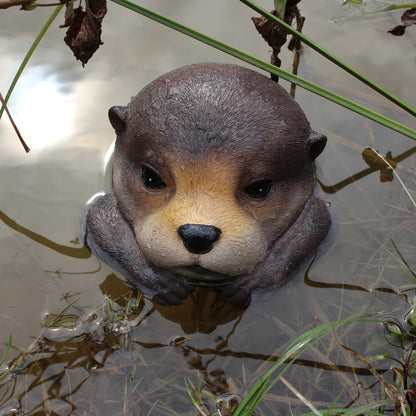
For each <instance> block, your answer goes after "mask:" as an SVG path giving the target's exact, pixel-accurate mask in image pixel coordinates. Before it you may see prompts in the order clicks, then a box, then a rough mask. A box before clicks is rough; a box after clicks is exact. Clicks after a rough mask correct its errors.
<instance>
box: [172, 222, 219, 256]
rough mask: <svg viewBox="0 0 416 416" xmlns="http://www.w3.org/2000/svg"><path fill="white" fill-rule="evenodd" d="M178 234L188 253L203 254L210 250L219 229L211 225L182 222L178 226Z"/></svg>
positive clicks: (216, 238) (217, 237) (217, 236)
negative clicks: (182, 223)
mask: <svg viewBox="0 0 416 416" xmlns="http://www.w3.org/2000/svg"><path fill="white" fill-rule="evenodd" d="M178 234H179V235H180V236H181V238H182V240H183V244H184V246H185V247H186V249H187V250H188V251H189V252H190V253H193V254H204V253H208V252H209V251H211V250H212V247H213V246H214V243H215V242H216V241H217V240H218V239H219V238H220V234H221V230H220V229H219V228H217V227H214V226H213V225H203V224H184V225H181V226H180V227H179V228H178Z"/></svg>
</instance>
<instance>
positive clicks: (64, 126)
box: [10, 67, 75, 149]
mask: <svg viewBox="0 0 416 416" xmlns="http://www.w3.org/2000/svg"><path fill="white" fill-rule="evenodd" d="M45 72H46V70H45V69H44V68H43V67H38V68H34V69H33V70H32V71H30V72H29V73H28V74H27V75H26V77H25V78H24V82H23V83H24V85H21V86H20V87H21V88H20V89H19V91H20V93H18V94H17V95H16V96H15V97H14V100H13V102H12V103H11V104H10V110H11V112H12V115H13V117H14V119H15V122H16V124H17V126H18V127H19V129H21V130H22V134H23V135H24V137H25V140H26V141H27V143H28V145H29V147H30V148H31V149H43V148H45V147H47V146H50V145H51V144H56V143H57V142H59V141H61V140H62V139H65V138H67V137H69V136H70V135H72V131H73V121H74V115H75V101H74V99H73V97H72V96H71V95H69V94H67V92H66V91H65V90H63V86H62V85H61V82H60V81H59V79H58V77H57V76H56V75H47V76H45Z"/></svg>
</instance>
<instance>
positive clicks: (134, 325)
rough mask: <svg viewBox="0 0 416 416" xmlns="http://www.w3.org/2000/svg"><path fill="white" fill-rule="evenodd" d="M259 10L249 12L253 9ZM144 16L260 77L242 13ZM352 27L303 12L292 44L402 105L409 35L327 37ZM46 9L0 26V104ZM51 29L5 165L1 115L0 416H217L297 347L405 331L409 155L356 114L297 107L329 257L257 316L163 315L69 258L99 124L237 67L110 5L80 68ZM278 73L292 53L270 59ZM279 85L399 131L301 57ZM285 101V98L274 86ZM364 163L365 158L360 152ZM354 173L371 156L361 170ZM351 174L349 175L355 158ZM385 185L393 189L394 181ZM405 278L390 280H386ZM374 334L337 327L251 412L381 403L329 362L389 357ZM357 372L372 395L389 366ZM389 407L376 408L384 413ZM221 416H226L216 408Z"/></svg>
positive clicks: (333, 75) (168, 11) (223, 310)
mask: <svg viewBox="0 0 416 416" xmlns="http://www.w3.org/2000/svg"><path fill="white" fill-rule="evenodd" d="M272 3H273V2H272V1H271V0H270V1H269V0H267V1H266V0H264V1H262V2H260V4H261V5H262V6H263V7H265V8H267V9H271V8H272ZM141 4H142V5H144V6H145V7H151V8H153V9H155V10H157V11H159V12H160V13H162V14H164V15H168V16H170V17H171V18H173V19H176V20H179V21H181V22H183V23H185V24H187V25H189V26H191V27H194V28H198V29H199V30H200V31H202V32H204V33H207V34H208V35H210V36H212V37H214V38H217V39H220V40H222V41H224V42H226V43H230V44H231V45H234V46H236V47H238V48H240V49H243V50H244V51H246V52H248V53H251V54H253V55H255V56H258V57H260V58H262V59H264V60H266V61H268V59H269V48H268V46H267V45H266V44H265V43H264V42H263V40H262V39H261V38H260V36H258V35H257V33H256V32H255V30H254V28H253V26H252V23H251V21H250V17H251V16H254V15H255V13H254V12H252V11H251V10H249V9H248V8H246V7H245V6H243V5H242V4H240V3H239V2H238V1H235V2H224V1H221V0H217V1H210V2H206V1H202V0H197V1H196V0H176V1H175V2H172V1H169V0H153V1H150V0H147V1H142V2H141ZM372 5H373V4H372V3H371V2H369V6H368V8H366V9H362V8H359V7H356V6H352V5H344V6H343V5H341V2H333V1H329V0H315V1H313V2H306V1H305V2H303V3H301V5H300V8H301V12H302V14H303V15H304V16H305V17H306V22H305V26H304V33H305V34H307V35H308V36H310V37H311V38H312V39H314V40H315V41H316V42H318V43H319V44H321V45H323V46H324V47H325V48H327V49H329V50H331V51H333V52H334V53H335V54H336V55H338V56H340V57H342V58H343V59H344V60H345V61H346V62H348V63H349V64H350V65H352V66H354V67H356V68H357V69H359V70H361V71H362V72H364V73H365V74H366V75H368V76H369V77H371V78H373V79H375V80H376V81H377V82H379V83H380V84H382V85H383V86H385V88H387V89H389V90H391V91H392V92H394V93H395V94H396V95H398V96H400V97H401V98H402V99H403V100H405V101H407V102H409V103H410V104H411V105H412V104H413V105H416V91H415V89H414V74H415V65H416V58H415V54H414V51H415V46H416V29H415V28H412V27H411V28H409V29H408V30H407V33H406V34H405V35H404V36H403V37H393V36H391V35H389V34H387V33H386V31H387V30H388V29H389V28H390V27H392V26H394V25H396V24H398V23H399V19H400V12H395V13H385V14H379V15H376V16H373V17H371V18H366V19H355V20H346V21H335V20H334V19H335V18H340V17H348V16H353V15H356V14H358V13H360V12H361V11H363V10H368V9H371V7H372ZM51 12H52V9H51V8H39V9H37V10H35V11H33V12H23V11H19V10H17V8H15V9H12V8H11V9H8V10H3V11H1V14H0V39H1V41H0V53H1V56H2V60H1V62H2V63H1V67H0V75H1V76H0V91H1V92H2V94H3V95H5V93H6V91H7V89H8V87H9V85H10V82H11V80H12V78H13V76H14V74H15V72H16V70H17V68H18V66H19V64H20V62H21V60H22V59H23V57H24V55H25V53H26V51H27V50H28V48H29V47H30V45H31V43H32V41H33V39H34V38H35V36H36V34H37V33H38V31H39V30H40V28H41V27H42V25H43V24H44V22H45V21H46V20H47V18H48V16H49V15H50V14H51ZM62 23H63V15H60V16H58V19H57V20H56V22H54V23H53V25H52V27H51V29H50V30H49V32H48V33H47V35H46V36H45V38H44V39H43V40H42V42H41V44H40V46H39V47H38V49H37V50H36V52H35V54H34V55H33V57H32V59H31V61H30V63H29V65H28V67H27V69H26V70H25V72H24V74H23V76H22V78H21V80H20V81H19V83H18V85H17V87H16V90H15V92H14V94H13V96H12V99H11V100H10V103H9V108H10V111H11V112H12V114H13V115H14V117H15V121H16V123H17V125H18V126H19V129H20V131H21V133H22V134H23V136H24V137H25V139H26V141H27V143H28V145H29V146H30V147H31V148H32V151H31V152H30V153H29V154H25V152H24V150H23V148H22V147H21V145H20V143H19V142H18V139H17V137H16V135H15V133H14V131H13V129H12V128H11V126H10V124H9V122H8V120H7V118H6V117H3V118H2V120H1V123H0V137H1V140H0V171H1V182H2V186H1V187H0V196H1V197H0V204H1V205H0V216H1V217H0V270H1V272H0V285H1V286H0V287H1V289H0V352H1V354H0V357H1V355H2V353H3V351H5V350H6V345H7V341H8V339H9V336H10V334H11V335H12V348H11V350H10V351H9V352H8V354H7V357H6V360H5V363H4V365H3V367H2V370H3V371H1V372H0V374H1V373H4V371H6V369H7V366H6V365H8V366H9V368H10V369H11V372H9V373H6V374H5V375H4V376H3V377H2V379H1V380H0V383H1V385H0V415H101V416H102V415H139V414H143V415H150V414H152V415H195V414H204V413H198V410H197V408H196V407H195V406H194V405H193V404H192V401H191V399H190V397H189V395H188V392H187V386H188V388H189V389H190V390H191V391H192V394H193V396H194V397H195V398H196V399H197V400H199V405H200V407H201V411H204V412H205V414H210V413H212V414H214V413H215V414H217V413H216V411H215V402H216V400H217V398H218V397H225V399H224V400H228V399H229V397H230V396H231V395H237V396H244V395H245V394H246V392H247V391H248V389H249V388H250V387H251V386H252V385H253V383H254V382H255V381H256V380H257V378H258V377H259V376H260V375H262V374H263V373H264V371H266V369H267V368H269V367H270V365H271V363H272V362H273V361H275V360H276V359H277V358H278V357H279V356H280V355H281V354H282V352H283V351H284V349H285V348H286V347H287V346H288V345H289V344H290V343H291V342H292V341H293V340H295V339H296V338H297V337H298V336H300V335H301V334H302V333H304V332H305V331H307V330H309V329H312V328H315V327H316V326H318V325H320V324H324V323H327V322H332V321H338V320H341V319H345V318H347V317H349V316H351V315H353V314H355V313H358V312H359V311H362V312H363V313H369V314H381V315H380V316H383V317H389V319H393V318H394V319H397V320H398V322H400V323H401V325H403V326H405V323H404V318H405V315H406V314H407V313H408V312H409V310H410V309H411V301H412V299H413V296H414V292H415V287H416V283H415V281H414V280H412V279H411V276H410V275H411V272H410V271H409V267H410V268H412V267H413V271H414V270H415V269H416V267H415V260H416V256H415V250H414V247H415V242H416V227H415V224H416V222H415V219H416V218H415V210H416V208H415V206H414V205H413V203H412V201H411V199H410V198H409V195H408V194H407V192H406V189H407V191H408V192H409V193H410V195H413V197H415V196H416V192H415V190H416V183H415V163H416V159H415V152H416V147H415V143H414V142H413V141H412V140H411V139H408V138H406V137H404V136H401V135H400V134H397V133H395V132H392V131H390V130H388V129H386V128H384V127H381V126H379V125H377V124H375V123H373V122H371V121H368V120H366V119H364V118H362V117H361V116H358V115H356V114H353V113H351V112H349V111H347V110H345V109H343V108H341V107H338V106H336V105H334V104H331V103H329V102H327V101H325V100H324V99H321V98H319V97H317V96H315V95H313V94H311V93H309V92H306V91H303V90H301V89H297V91H296V99H297V101H298V102H299V104H300V105H301V106H302V108H303V109H304V111H305V113H306V114H307V116H308V118H309V120H310V122H311V125H312V127H313V128H314V129H315V130H317V131H321V132H324V133H325V134H326V135H327V136H328V145H327V147H326V149H325V151H324V153H323V154H322V155H321V156H320V157H319V162H318V163H319V165H318V171H317V176H318V179H319V182H320V184H321V187H322V189H323V191H324V192H326V193H327V194H328V195H327V198H328V199H330V201H331V202H332V204H333V205H334V206H335V207H336V209H337V212H338V215H339V222H340V226H339V233H338V237H337V240H336V242H335V243H334V245H333V246H332V247H331V248H330V250H329V251H328V252H327V253H326V254H325V255H324V256H323V257H321V258H320V259H319V260H317V261H315V262H314V263H313V264H312V265H311V267H310V268H309V269H308V271H307V273H305V274H302V275H301V276H298V277H296V278H294V279H292V280H291V281H289V282H288V283H287V284H286V285H285V286H284V287H282V288H281V289H280V290H279V291H278V292H277V293H276V294H275V295H274V296H273V297H272V298H271V299H269V300H268V301H266V302H264V303H258V304H252V305H250V307H249V308H248V309H247V310H245V311H243V310H240V309H238V308H235V307H232V306H230V305H229V304H227V302H225V301H224V299H222V298H221V297H220V296H219V295H218V294H217V293H215V292H204V291H202V290H201V291H198V292H197V293H195V294H194V295H193V296H191V297H190V298H189V299H188V300H187V302H186V303H185V304H184V305H183V306H180V307H160V306H158V305H155V304H152V302H150V301H149V300H147V299H142V298H140V297H136V296H137V295H136V293H134V292H132V291H131V289H130V288H129V287H128V286H126V284H125V283H124V281H123V279H122V278H120V277H118V276H116V274H115V273H114V272H113V271H112V270H111V268H110V267H109V266H107V265H105V264H102V263H101V262H99V261H98V260H97V259H96V258H94V257H92V256H90V255H89V253H88V252H87V251H86V249H84V248H82V245H81V244H80V242H79V240H78V219H79V215H80V212H81V210H82V208H83V206H84V204H85V202H86V201H87V200H88V199H89V198H90V197H91V196H92V195H93V194H94V193H96V192H99V191H101V190H103V189H104V188H105V186H106V184H108V177H106V170H105V160H106V152H107V149H108V148H109V146H110V144H111V142H112V141H113V139H114V134H113V130H112V128H111V126H110V124H109V122H108V120H107V110H108V108H109V107H110V106H112V105H115V104H121V105H124V104H126V103H127V102H128V101H129V100H130V97H131V96H133V95H135V94H136V93H137V92H138V91H139V90H140V89H141V88H142V87H143V86H145V85H146V84H147V83H148V82H150V81H151V80H152V79H154V78H156V77H157V76H159V75H161V74H163V73H165V72H167V71H169V70H171V69H173V68H176V67H179V66H183V65H186V64H190V63H195V62H202V61H216V62H232V63H239V62H238V61H237V60H235V59H234V58H231V57H229V56H226V55H224V54H223V53H221V52H218V51H216V50H213V49H211V48H209V47H207V46H204V45H201V44H199V43H197V42H196V41H194V40H192V39H190V38H187V37H185V36H183V35H181V34H177V33H173V32H172V31H170V30H169V29H167V28H165V27H162V26H160V25H158V24H157V23H154V22H151V21H149V20H147V19H146V18H144V17H142V16H139V15H136V14H134V13H132V12H129V11H128V10H126V9H123V8H121V7H119V6H117V5H115V4H113V3H110V4H109V5H108V14H107V16H106V18H105V20H104V27H103V41H104V45H103V46H101V48H100V49H99V51H98V52H97V53H96V55H95V56H94V57H93V58H92V59H91V61H90V62H89V63H88V64H87V65H86V67H85V68H82V66H81V64H79V63H78V62H76V61H75V60H74V58H73V56H72V53H71V52H70V51H69V50H68V49H67V48H66V46H65V45H64V43H63V37H64V29H59V28H58V25H59V24H62ZM281 58H282V60H283V65H282V66H283V67H284V68H286V69H289V70H290V68H291V61H292V55H291V54H290V53H289V52H287V51H285V52H283V53H282V55H281ZM299 75H301V76H303V77H305V78H307V79H308V80H311V81H313V82H316V83H318V84H320V85H322V86H324V87H326V88H328V89H330V90H333V91H336V92H338V93H340V94H343V95H345V96H347V97H349V98H351V99H353V100H356V101H358V102H360V103H362V104H364V105H368V106H369V107H371V108H372V109H374V110H375V111H378V112H381V113H383V114H385V115H386V116H388V117H391V118H393V119H395V120H397V121H399V122H401V123H404V124H406V125H409V126H410V127H412V128H416V122H415V119H414V118H413V117H412V116H410V115H408V114H407V113H405V112H404V111H402V110H400V109H398V108H397V107H395V106H394V105H393V104H390V103H389V102H388V101H387V100H385V99H383V98H380V97H379V96H378V95H377V94H376V93H373V92H372V91H371V90H370V89H369V88H367V87H364V86H363V85H361V84H360V83H359V82H358V81H356V80H354V79H352V78H351V77H350V76H348V75H346V74H344V73H343V71H341V70H339V69H337V68H336V67H335V66H334V65H332V64H330V63H328V62H326V61H325V60H324V59H323V58H321V57H319V56H318V55H317V53H315V52H314V51H312V50H310V49H309V48H305V49H304V51H303V53H302V55H301V61H300V67H299ZM282 85H283V86H285V87H288V84H287V83H285V82H282ZM367 146H369V147H371V148H373V149H376V150H377V151H379V152H380V153H381V154H382V155H383V156H386V155H387V154H388V152H391V155H389V157H390V158H392V159H393V160H395V161H396V162H397V167H396V169H395V173H394V174H393V175H392V174H391V172H389V171H388V169H385V168H383V169H381V170H380V166H376V167H374V168H373V169H370V167H369V165H368V164H367V163H366V161H365V160H364V158H363V155H362V153H363V150H364V149H365V148H366V147H367ZM367 153H368V152H367ZM370 155H371V152H370ZM367 160H368V157H367ZM399 178H400V180H399ZM406 263H407V265H408V266H409V267H408V266H407V265H406ZM384 335H385V334H384V332H383V327H382V326H381V324H378V323H374V322H367V323H356V324H350V325H344V326H342V327H340V328H339V329H338V330H337V331H336V336H335V335H334V334H330V335H328V336H327V337H326V338H324V339H323V340H322V341H320V343H318V344H316V345H315V346H314V347H313V348H311V349H310V350H308V351H307V352H306V353H305V354H303V355H302V356H301V357H300V358H299V359H298V360H297V361H296V362H295V364H294V365H293V366H291V368H290V369H289V370H288V371H287V372H286V373H285V374H284V381H285V383H284V382H281V381H279V382H278V383H277V384H276V385H275V386H274V387H273V388H272V390H271V391H270V392H269V393H268V394H267V395H266V397H265V399H264V401H263V402H262V403H261V405H260V406H259V412H260V413H259V414H262V415H277V414H283V415H285V414H290V412H293V414H301V413H305V412H307V411H309V410H308V408H307V407H306V406H305V404H304V400H302V399H301V398H299V396H296V395H295V394H294V393H293V391H291V390H290V389H289V388H288V387H287V385H288V384H287V383H290V385H293V386H294V387H295V388H296V390H298V392H300V394H301V396H303V397H304V398H306V399H307V400H309V401H310V402H312V403H313V404H314V405H315V406H316V407H317V408H319V409H328V408H330V407H331V406H332V405H333V404H334V406H335V407H336V408H343V407H351V408H354V407H359V406H362V405H365V404H367V403H371V402H372V401H375V400H379V399H383V398H385V397H386V394H385V390H384V386H383V385H382V384H381V383H380V382H379V381H378V380H377V379H376V378H375V377H374V376H373V375H371V373H370V371H369V370H368V368H367V367H366V366H365V365H364V364H363V363H362V362H360V361H359V360H358V359H357V358H356V357H354V356H353V355H352V354H350V353H349V352H348V351H347V350H346V349H344V348H342V347H341V346H340V344H341V343H342V344H345V345H347V346H348V347H350V348H352V349H354V350H355V351H358V352H359V353H360V354H362V355H363V356H365V357H367V358H369V357H371V356H374V355H376V354H385V353H386V352H388V353H389V354H390V356H392V357H396V358H402V355H403V354H404V350H403V349H402V348H401V347H400V346H397V345H395V344H394V343H389V342H387V340H386V338H385V336H384ZM373 365H374V367H375V368H377V369H378V370H379V371H380V373H381V374H383V376H384V377H385V378H386V379H387V380H388V381H389V382H392V374H393V373H392V371H390V372H389V371H387V370H388V369H389V368H390V367H391V365H392V362H391V361H389V360H381V361H378V362H375V363H374V364H373ZM391 409H392V407H391V406H387V408H386V409H385V411H386V414H387V413H388V411H389V410H391ZM221 414H223V415H224V414H226V413H225V411H224V410H223V411H222V413H221Z"/></svg>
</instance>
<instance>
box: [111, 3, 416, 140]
mask: <svg viewBox="0 0 416 416" xmlns="http://www.w3.org/2000/svg"><path fill="white" fill-rule="evenodd" d="M112 1H113V2H114V3H117V4H119V5H121V6H123V7H126V8H128V9H130V10H132V11H134V12H136V13H139V14H141V15H143V16H146V17H148V18H149V19H152V20H154V21H156V22H158V23H161V24H163V25H165V26H168V27H170V28H171V29H174V30H177V31H178V32H181V33H183V34H185V35H187V36H190V37H191V38H194V39H196V40H198V41H200V42H203V43H205V44H207V45H209V46H212V47H214V48H216V49H219V50H221V51H223V52H225V53H228V54H229V55H232V56H234V57H236V58H238V59H241V60H243V61H245V62H247V63H249V64H251V65H254V66H256V67H258V68H260V69H263V70H265V71H267V72H269V73H271V74H274V75H277V76H279V77H281V78H283V79H285V80H287V81H289V82H292V83H294V84H296V85H299V86H300V87H302V88H304V89H306V90H308V91H311V92H313V93H315V94H317V95H320V96H321V97H324V98H326V99H327V100H330V101H332V102H334V103H337V104H339V105H341V106H343V107H345V108H348V109H349V110H351V111H354V112H356V113H358V114H361V115H363V116H364V117H367V118H369V119H370V120H373V121H375V122H377V123H379V124H381V125H383V126H385V127H388V128H390V129H392V130H394V131H397V132H399V133H401V134H403V135H405V136H407V137H410V138H411V139H413V140H416V130H413V129H411V128H410V127H407V126H405V125H403V124H400V123H398V122H396V121H394V120H392V119H389V118H387V117H385V116H383V115H381V114H378V113H376V112H374V111H372V110H370V109H368V108H366V107H364V106H362V105H360V104H357V103H355V102H353V101H351V100H348V99H347V98H344V97H342V96H340V95H338V94H335V93H333V92H331V91H328V90H326V89H325V88H322V87H320V86H319V85H316V84H314V83H312V82H310V81H307V80H305V79H303V78H300V77H298V76H296V75H293V74H291V73H290V72H287V71H284V70H283V69H281V68H278V67H276V66H274V65H272V64H269V63H267V62H265V61H262V60H261V59H258V58H256V57H254V56H252V55H249V54H247V53H246V52H243V51H241V50H239V49H236V48H233V47H232V46H230V45H227V44H225V43H223V42H220V41H218V40H216V39H213V38H210V37H208V36H206V35H204V34H202V33H200V32H197V31H196V30H194V29H191V28H189V27H187V26H184V25H182V24H180V23H178V22H175V21H174V20H171V19H169V18H167V17H165V16H162V15H160V14H158V13H155V12H154V11H152V10H149V9H146V8H144V7H142V6H140V5H138V4H136V3H133V2H131V1H130V0H112Z"/></svg>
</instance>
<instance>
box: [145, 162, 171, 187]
mask: <svg viewBox="0 0 416 416" xmlns="http://www.w3.org/2000/svg"><path fill="white" fill-rule="evenodd" d="M142 180H143V183H144V186H145V187H146V188H149V189H154V190H158V189H163V188H165V187H166V184H165V182H163V180H162V178H161V177H160V176H159V175H158V174H157V173H156V172H155V171H154V170H153V169H150V168H149V167H147V166H143V167H142Z"/></svg>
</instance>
